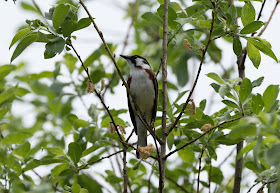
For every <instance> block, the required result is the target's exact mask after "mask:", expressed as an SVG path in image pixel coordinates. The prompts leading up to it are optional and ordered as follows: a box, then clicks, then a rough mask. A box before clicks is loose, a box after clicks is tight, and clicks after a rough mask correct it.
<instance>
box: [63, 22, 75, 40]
mask: <svg viewBox="0 0 280 193" xmlns="http://www.w3.org/2000/svg"><path fill="white" fill-rule="evenodd" d="M61 28H62V34H63V36H64V37H68V36H70V35H71V34H72V33H73V32H74V31H76V30H77V22H76V21H73V20H66V21H65V22H63V24H62V26H61Z"/></svg>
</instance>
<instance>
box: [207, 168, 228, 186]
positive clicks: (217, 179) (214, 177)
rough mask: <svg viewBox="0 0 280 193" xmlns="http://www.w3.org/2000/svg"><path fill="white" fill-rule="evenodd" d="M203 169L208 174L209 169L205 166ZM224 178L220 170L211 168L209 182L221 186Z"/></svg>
mask: <svg viewBox="0 0 280 193" xmlns="http://www.w3.org/2000/svg"><path fill="white" fill-rule="evenodd" d="M205 169H206V170H207V171H208V173H210V167H209V166H206V167H205ZM223 179H224V176H223V173H222V171H221V170H220V168H217V167H213V166H212V167H211V181H212V182H214V183H216V184H221V182H222V181H223Z"/></svg>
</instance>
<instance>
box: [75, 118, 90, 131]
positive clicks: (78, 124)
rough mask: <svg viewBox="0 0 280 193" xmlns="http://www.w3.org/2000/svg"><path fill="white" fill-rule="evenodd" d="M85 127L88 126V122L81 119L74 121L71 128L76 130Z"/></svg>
mask: <svg viewBox="0 0 280 193" xmlns="http://www.w3.org/2000/svg"><path fill="white" fill-rule="evenodd" d="M86 126H89V122H87V121H84V120H82V119H76V120H74V123H73V127H74V128H75V129H78V128H80V127H86Z"/></svg>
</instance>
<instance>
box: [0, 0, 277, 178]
mask: <svg viewBox="0 0 280 193" xmlns="http://www.w3.org/2000/svg"><path fill="white" fill-rule="evenodd" d="M20 2H21V1H18V2H17V3H18V4H20ZM22 2H30V1H22ZM103 3H104V4H103ZM103 3H100V2H98V1H93V2H88V7H91V8H92V10H93V15H94V17H95V18H97V22H98V24H99V27H100V29H101V30H102V32H103V34H104V36H105V38H106V40H107V41H108V42H112V43H113V44H114V45H116V44H120V43H122V42H123V40H124V35H125V31H123V30H121V29H127V27H128V25H129V23H130V22H129V19H124V18H125V15H126V11H125V10H124V9H126V6H127V2H124V1H119V2H118V3H116V1H109V0H106V1H105V2H103ZM153 3H155V5H154V6H151V8H152V11H155V10H156V9H157V7H158V4H156V1H154V2H152V4H153ZM187 3H190V4H191V2H187ZM53 4H54V2H53V3H50V2H44V3H42V5H41V2H40V7H41V8H42V10H43V12H45V11H47V10H48V9H49V7H50V5H53ZM116 4H118V5H116ZM240 4H243V2H240ZM108 5H109V6H108ZM254 5H256V10H258V8H259V7H260V3H259V2H255V3H254ZM266 6H267V7H266V9H265V10H268V11H267V12H264V14H263V17H262V19H263V21H266V20H267V18H268V16H269V14H270V11H269V10H271V9H272V7H273V4H272V3H267V5H266ZM144 7H145V6H144ZM123 8H124V9H123ZM145 8H146V9H147V8H148V6H146V7H145ZM0 9H1V10H0V14H1V15H0V16H1V18H2V19H1V22H2V21H3V22H2V23H3V26H6V27H5V28H3V30H2V31H1V42H3V43H1V52H0V53H1V64H7V63H9V61H10V58H11V55H12V51H10V52H9V51H8V49H7V48H8V46H9V44H10V41H11V39H12V37H13V36H14V34H15V30H16V29H17V28H18V27H19V26H21V25H22V24H24V22H25V19H35V18H37V15H36V14H32V13H30V12H26V11H23V10H22V9H21V8H20V6H18V5H13V3H12V1H8V2H3V1H1V2H0ZM11 10H16V11H11ZM104 10H105V11H104ZM145 11H146V10H145ZM145 11H144V12H145ZM116 13H118V14H116ZM277 13H278V14H277ZM80 15H81V17H80V18H82V17H85V16H86V15H85V13H84V12H83V11H80ZM279 15H280V14H279V10H277V12H276V13H275V16H274V18H273V20H272V22H271V24H270V26H269V29H268V30H267V31H266V32H265V34H264V35H263V38H265V39H267V40H268V41H269V42H271V44H272V47H273V51H274V52H275V53H276V54H277V53H280V46H279V44H277V42H276V41H273V40H275V39H277V37H278V33H277V31H278V30H279V26H278V25H277V22H279V20H280V18H279V17H280V16H279ZM116 16H118V17H116ZM3 18H7V19H3ZM147 25H148V24H147ZM186 28H187V27H186ZM132 33H133V32H132ZM75 35H76V36H77V37H78V39H77V41H76V42H75V43H74V44H75V46H76V48H77V50H79V54H80V55H81V57H82V58H87V57H88V56H89V55H90V54H91V53H92V51H93V50H95V49H96V48H98V47H99V45H100V40H99V38H98V37H97V35H96V32H95V31H94V30H93V28H92V27H88V28H85V29H84V30H82V31H80V32H75ZM133 42H134V41H133V35H130V43H129V46H128V47H127V48H126V53H130V50H131V49H132V48H134V47H135V45H134V43H133ZM138 44H139V45H140V46H139V47H140V48H139V50H138V52H143V50H144V48H145V49H146V47H145V46H147V44H145V45H141V43H139V42H138ZM217 45H218V47H220V48H223V49H222V51H223V52H222V54H223V58H222V60H221V64H222V65H223V66H224V67H225V68H226V69H228V68H230V67H232V66H233V68H235V69H236V65H235V61H236V56H235V55H234V53H233V51H232V48H231V45H230V44H227V43H226V42H225V41H224V40H218V41H217ZM141 46H142V47H141ZM143 46H144V47H143ZM120 47H121V46H119V47H118V49H117V51H116V52H115V53H118V52H121V48H120ZM147 47H148V48H147V50H146V52H143V53H141V55H143V56H145V55H149V54H148V53H151V52H153V51H154V50H156V49H154V45H151V48H149V46H147ZM43 52H44V46H42V45H39V44H37V45H33V46H31V47H30V48H28V50H26V51H25V52H24V53H23V54H22V55H21V56H20V57H19V58H18V59H16V60H15V61H14V62H13V63H20V61H26V65H27V66H26V67H25V68H23V69H22V70H21V71H18V72H16V73H15V74H17V75H18V74H27V73H39V72H41V71H45V70H50V71H53V70H54V69H55V66H56V65H55V62H56V61H61V60H63V58H62V55H63V54H61V55H59V56H57V57H55V58H54V59H49V60H44V59H43ZM30 53H32V54H30ZM159 54H160V53H158V55H157V54H154V55H155V56H154V57H150V58H148V57H147V58H148V60H149V61H150V63H151V64H152V65H154V68H155V69H156V67H157V66H158V64H159V57H160V56H159ZM277 57H278V58H279V54H278V55H277ZM34 58H35V59H34ZM100 62H101V63H105V64H107V65H108V66H109V67H108V68H111V67H110V66H112V65H111V64H110V61H109V60H108V59H107V58H106V57H103V58H102V60H100ZM120 63H124V62H123V61H120ZM169 63H172V62H170V61H169ZM198 63H199V61H198V60H197V59H194V60H192V61H190V62H189V64H188V72H189V75H190V78H189V79H190V80H192V79H193V77H194V76H195V73H194V72H196V69H197V66H198ZM205 63H207V64H205V65H204V66H203V71H202V73H201V77H200V79H199V82H198V85H197V88H196V90H195V95H194V100H195V102H196V104H199V102H200V101H201V100H203V99H205V98H207V99H210V100H208V101H212V100H213V101H212V102H211V103H213V106H212V107H211V108H210V107H209V106H210V105H209V106H206V112H209V113H210V114H211V113H212V112H215V111H217V110H219V109H220V108H221V107H224V105H223V104H221V102H219V101H220V97H219V96H218V95H217V94H216V95H213V91H212V90H213V89H212V88H210V86H209V80H210V79H209V78H207V77H206V76H205V74H207V73H209V72H216V73H218V74H221V75H222V74H223V69H222V68H221V67H220V66H219V65H217V64H214V63H213V62H211V61H210V59H209V58H207V59H206V62H205ZM245 65H246V77H248V78H249V79H251V80H255V79H257V78H258V77H260V76H265V79H264V82H263V84H262V85H261V87H259V88H257V89H256V90H254V92H260V93H263V91H264V89H265V88H266V87H267V86H268V85H269V84H279V78H278V73H277V72H279V70H280V69H279V66H278V65H275V62H273V60H272V59H271V58H269V57H267V56H265V55H262V64H261V65H260V68H259V69H258V70H257V69H255V68H254V67H253V65H252V64H251V62H250V61H249V60H247V61H246V64H245ZM78 66H79V63H78V62H77V67H78ZM63 68H65V67H62V70H61V72H62V73H63V74H64V73H65V74H66V75H67V72H66V69H63ZM111 69H112V70H113V68H111ZM126 70H127V69H125V68H124V71H123V72H124V73H126V74H127V71H126ZM64 71H65V72H64ZM13 76H14V75H11V76H10V79H9V77H8V80H9V83H10V84H11V85H15V84H16V83H17V81H15V79H13V78H12V77H13ZM236 77H237V73H236V71H233V72H232V73H231V78H236ZM58 79H59V80H60V81H62V82H64V81H65V82H67V81H71V79H70V78H69V77H68V78H65V77H63V78H61V77H58ZM74 79H75V81H78V79H76V77H74ZM169 79H170V82H172V83H174V84H175V85H177V80H176V77H175V76H174V75H172V74H171V73H169ZM45 81H46V82H47V84H49V85H50V84H51V83H52V82H51V81H52V79H51V80H45ZM190 83H191V81H190V82H189V83H188V84H187V85H185V86H184V87H183V88H180V89H181V90H186V89H189V88H190V85H191V84H190ZM82 88H85V87H82ZM67 89H68V88H66V89H65V90H63V91H66V92H67V91H69V92H70V90H71V89H72V90H73V87H72V88H69V90H67ZM114 91H115V92H116V93H115V94H116V95H106V97H105V101H106V104H107V105H108V106H110V108H112V109H113V108H116V109H119V108H124V109H126V94H125V89H124V87H121V86H120V85H119V86H118V87H117V88H116V89H115V90H114ZM82 92H84V91H82ZM39 93H40V91H38V93H37V94H39ZM83 95H84V94H83ZM82 98H83V100H84V102H85V104H86V106H87V107H89V106H90V104H92V103H94V104H98V101H97V99H96V98H95V97H93V96H92V95H85V96H83V97H82ZM116 98H118V100H115V99H116ZM175 98H176V91H172V90H171V91H170V100H171V101H174V100H175ZM25 100H27V101H32V100H34V98H33V97H31V96H30V95H29V96H28V95H26V98H25ZM42 100H44V99H42ZM73 100H74V102H73V108H74V110H75V111H74V112H75V114H76V115H77V117H79V119H83V120H88V119H89V116H88V115H87V114H88V113H87V111H86V110H85V109H83V107H81V106H82V105H83V104H82V103H81V101H80V100H79V99H73ZM217 101H218V102H217ZM36 105H38V104H36ZM36 105H35V106H36ZM65 105H66V106H68V105H69V106H70V104H65ZM35 109H36V111H37V112H36V113H34V110H33V107H30V105H28V104H24V103H21V102H17V101H15V102H14V105H13V107H12V115H16V116H21V117H22V118H23V120H19V119H18V118H17V117H10V119H11V120H12V121H18V122H15V123H17V124H19V125H21V124H22V125H23V126H24V127H25V128H29V127H33V123H34V122H33V121H35V119H37V120H38V114H40V113H41V114H40V115H41V116H42V118H43V119H44V116H45V115H44V111H45V109H43V108H42V106H41V107H40V108H35ZM26 110H27V111H28V115H26ZM46 112H47V111H46ZM52 113H55V112H52ZM207 114H208V113H207ZM23 115H24V116H23ZM36 117H37V118H36ZM120 117H121V118H123V119H124V120H126V121H128V120H129V119H128V118H127V114H125V115H124V114H123V115H121V116H120ZM21 121H22V123H21ZM44 127H45V128H46V130H47V131H48V132H49V134H51V133H52V132H53V126H51V125H48V124H45V125H44ZM58 127H59V125H58ZM129 129H130V127H129ZM58 133H59V132H58ZM74 133H75V132H74ZM39 135H40V134H39ZM71 138H72V137H69V138H68V139H67V140H69V141H67V140H66V144H68V143H69V142H71V141H72V140H73V139H71ZM133 139H135V138H133ZM31 141H32V140H31ZM151 141H152V140H151ZM53 142H55V143H59V141H56V140H54V141H52V143H53ZM34 144H35V142H34ZM31 145H33V142H31ZM61 145H62V144H61ZM63 147H64V146H63V145H62V148H63ZM66 147H67V145H66ZM44 151H45V150H44ZM228 151H229V150H228V147H226V148H222V149H220V150H218V151H217V152H218V153H217V154H218V155H221V154H224V152H228ZM131 158H133V156H131ZM196 158H197V156H196ZM172 159H174V160H175V159H176V158H171V160H172ZM221 160H223V159H222V156H218V161H217V162H213V165H214V164H218V163H220V161H221ZM105 163H108V164H109V162H108V161H105V162H102V163H100V165H105ZM229 167H230V166H229V165H227V166H226V167H225V168H226V170H227V169H229ZM93 168H99V167H98V166H97V167H92V169H91V171H92V170H94V169H93ZM40 171H41V170H40ZM30 175H32V176H34V174H30ZM42 175H45V174H44V173H43V174H42ZM224 175H225V176H226V173H224ZM94 176H97V175H96V174H95V175H94ZM34 178H37V177H35V176H34ZM252 178H253V177H252ZM98 179H100V180H101V179H102V178H100V177H98ZM206 179H207V175H206ZM101 181H102V182H103V183H104V182H105V181H104V180H101ZM249 183H252V181H251V182H249Z"/></svg>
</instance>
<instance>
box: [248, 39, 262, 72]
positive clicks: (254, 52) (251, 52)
mask: <svg viewBox="0 0 280 193" xmlns="http://www.w3.org/2000/svg"><path fill="white" fill-rule="evenodd" d="M247 52H248V57H249V59H250V60H251V61H252V63H253V65H254V66H255V67H256V68H257V69H258V68H259V65H260V63H261V54H260V51H259V50H258V49H257V48H256V47H255V46H253V45H252V44H251V43H249V42H247Z"/></svg>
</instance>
